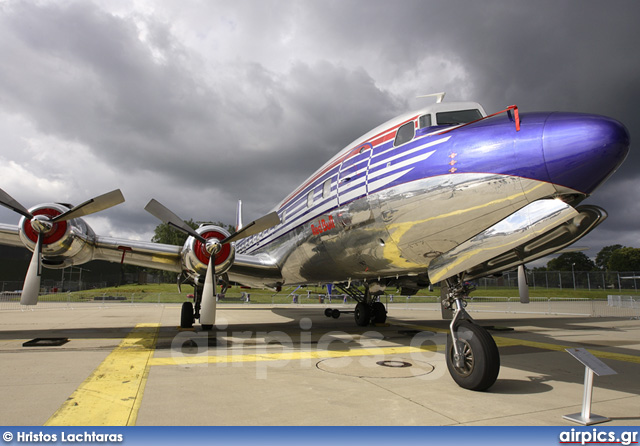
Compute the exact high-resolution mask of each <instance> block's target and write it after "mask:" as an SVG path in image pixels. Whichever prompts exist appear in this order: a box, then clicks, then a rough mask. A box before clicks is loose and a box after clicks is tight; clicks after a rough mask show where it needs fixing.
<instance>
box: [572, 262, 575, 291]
mask: <svg viewBox="0 0 640 446" xmlns="http://www.w3.org/2000/svg"><path fill="white" fill-rule="evenodd" d="M574 266H576V264H575V263H572V264H571V276H572V277H573V290H574V291H575V289H576V272H575V270H574V268H573V267H574Z"/></svg>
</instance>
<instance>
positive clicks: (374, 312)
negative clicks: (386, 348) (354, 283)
mask: <svg viewBox="0 0 640 446" xmlns="http://www.w3.org/2000/svg"><path fill="white" fill-rule="evenodd" d="M336 287H337V288H339V289H340V290H341V291H342V292H343V293H345V294H348V295H349V296H351V297H352V298H353V299H355V301H356V302H358V303H357V304H356V308H355V310H354V311H340V310H338V309H331V308H327V309H326V310H324V315H325V316H327V317H333V318H335V319H338V318H339V317H340V315H341V314H343V313H353V315H354V319H355V321H356V325H358V326H359V327H366V326H368V325H370V324H384V323H385V322H386V320H387V309H386V308H385V306H384V304H383V303H382V302H374V301H373V298H372V297H371V293H370V292H369V287H365V289H364V293H363V292H361V291H360V290H359V289H357V288H355V287H345V286H342V285H336Z"/></svg>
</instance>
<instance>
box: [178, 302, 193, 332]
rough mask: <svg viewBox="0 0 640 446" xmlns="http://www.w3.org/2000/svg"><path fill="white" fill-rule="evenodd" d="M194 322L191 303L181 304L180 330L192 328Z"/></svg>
mask: <svg viewBox="0 0 640 446" xmlns="http://www.w3.org/2000/svg"><path fill="white" fill-rule="evenodd" d="M194 320H195V318H194V317H193V303H192V302H182V310H181V311H180V328H192V327H193V321H194Z"/></svg>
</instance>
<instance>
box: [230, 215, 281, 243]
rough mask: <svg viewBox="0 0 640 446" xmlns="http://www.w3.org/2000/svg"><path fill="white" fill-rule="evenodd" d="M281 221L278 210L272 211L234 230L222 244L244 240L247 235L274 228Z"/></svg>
mask: <svg viewBox="0 0 640 446" xmlns="http://www.w3.org/2000/svg"><path fill="white" fill-rule="evenodd" d="M279 223H280V217H279V216H278V213H277V212H272V213H270V214H267V215H265V216H264V217H260V218H259V219H257V220H254V221H252V222H251V223H249V224H248V225H246V226H244V227H243V228H242V229H240V230H239V231H236V232H234V233H233V234H231V235H230V236H229V237H227V238H226V239H224V240H222V242H221V244H223V245H224V244H225V243H231V242H235V241H238V240H242V239H243V238H246V237H251V236H252V235H255V234H257V233H259V232H262V231H264V230H265V229H269V228H273V227H274V226H275V225H277V224H279Z"/></svg>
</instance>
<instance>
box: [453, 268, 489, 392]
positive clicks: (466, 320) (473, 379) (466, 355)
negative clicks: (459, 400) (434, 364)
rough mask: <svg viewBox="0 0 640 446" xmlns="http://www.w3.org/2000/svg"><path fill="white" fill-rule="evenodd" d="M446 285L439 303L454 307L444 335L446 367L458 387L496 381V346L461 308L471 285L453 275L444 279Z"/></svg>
mask: <svg viewBox="0 0 640 446" xmlns="http://www.w3.org/2000/svg"><path fill="white" fill-rule="evenodd" d="M447 286H448V291H447V293H446V297H445V298H444V299H443V300H442V305H443V307H445V309H451V310H453V311H454V314H453V320H452V321H451V324H450V325H449V330H450V334H449V335H448V336H447V350H446V359H447V368H448V369H449V373H450V374H451V377H452V378H453V380H454V381H455V382H456V383H457V384H458V385H459V386H460V387H463V388H465V389H469V390H486V389H488V388H489V387H491V386H492V385H493V384H494V383H495V382H496V379H497V378H498V373H499V372H500V354H499V353H498V347H497V346H496V343H495V341H494V340H493V338H492V337H491V335H490V334H489V332H487V330H485V329H484V328H482V327H480V326H479V325H477V324H475V322H474V321H473V319H472V318H471V316H469V314H468V313H467V312H466V310H465V309H464V308H465V307H466V301H465V299H466V298H467V297H468V296H469V293H470V292H472V291H473V290H474V289H475V288H472V287H470V286H469V285H467V284H465V283H462V282H460V281H459V280H458V279H457V278H453V279H448V280H447Z"/></svg>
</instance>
